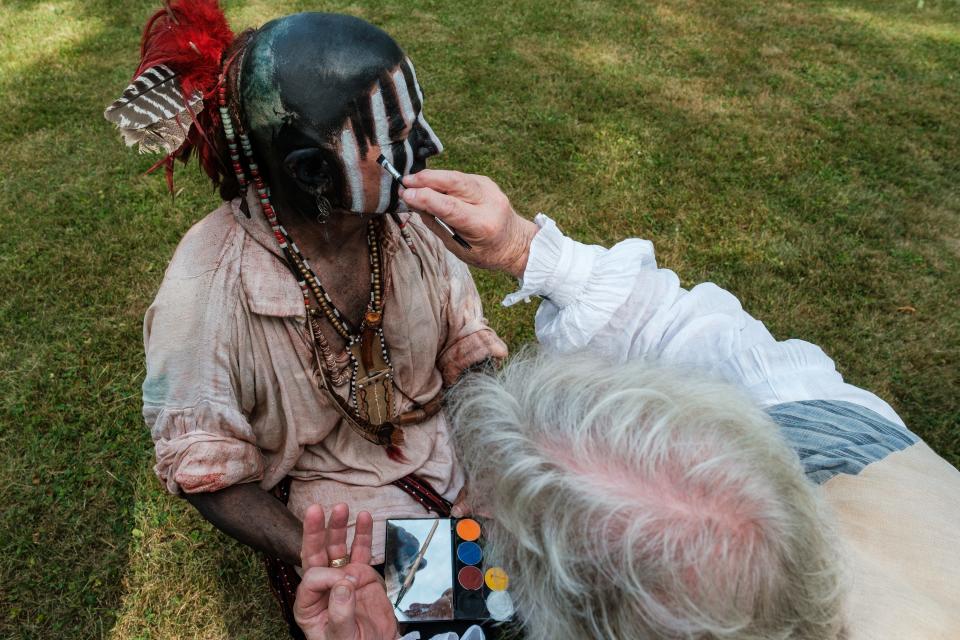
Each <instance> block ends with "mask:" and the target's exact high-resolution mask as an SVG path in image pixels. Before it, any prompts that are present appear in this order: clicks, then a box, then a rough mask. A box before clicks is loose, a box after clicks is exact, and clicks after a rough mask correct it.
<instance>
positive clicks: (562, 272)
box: [502, 213, 599, 308]
mask: <svg viewBox="0 0 960 640" xmlns="http://www.w3.org/2000/svg"><path fill="white" fill-rule="evenodd" d="M533 221H534V222H536V223H537V226H539V227H540V231H539V232H538V233H537V235H535V236H534V237H533V242H531V243H530V255H529V257H528V258H527V268H526V269H525V270H524V272H523V278H522V279H521V280H520V289H519V290H518V291H515V292H514V293H511V294H510V295H508V296H507V297H505V298H504V299H503V302H502V304H503V306H505V307H509V306H511V305H514V304H516V303H518V302H520V301H521V300H523V301H526V302H529V301H530V297H531V296H539V297H541V298H547V299H549V300H550V301H551V302H552V303H553V304H555V305H556V306H557V307H560V308H563V307H565V306H567V305H568V304H571V303H572V302H575V301H576V300H577V298H578V297H579V296H580V294H581V293H582V292H583V289H584V287H586V285H587V280H589V278H590V273H591V272H592V270H593V261H594V259H595V258H596V256H597V249H599V247H595V246H588V245H585V244H581V243H579V242H576V241H574V240H571V239H570V238H568V237H566V236H565V235H563V232H561V231H560V229H558V228H557V223H555V222H554V221H553V220H551V219H550V218H548V217H547V216H546V215H544V214H542V213H538V214H537V216H536V217H535V218H534V219H533Z"/></svg>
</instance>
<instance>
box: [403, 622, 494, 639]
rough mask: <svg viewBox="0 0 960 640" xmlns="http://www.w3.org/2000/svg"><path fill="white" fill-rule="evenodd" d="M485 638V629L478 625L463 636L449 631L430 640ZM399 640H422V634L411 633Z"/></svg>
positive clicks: (417, 632)
mask: <svg viewBox="0 0 960 640" xmlns="http://www.w3.org/2000/svg"><path fill="white" fill-rule="evenodd" d="M484 637H485V636H484V634H483V629H482V628H480V627H478V626H477V625H473V626H472V627H470V628H469V629H467V630H466V631H464V632H463V636H457V634H456V633H454V632H453V631H448V632H446V633H440V634H437V635H435V636H433V637H432V638H430V640H483V639H484ZM398 640H420V632H419V631H411V632H410V633H408V634H406V635H405V636H402V637H401V638H399V639H398Z"/></svg>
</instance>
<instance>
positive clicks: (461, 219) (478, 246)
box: [400, 169, 539, 278]
mask: <svg viewBox="0 0 960 640" xmlns="http://www.w3.org/2000/svg"><path fill="white" fill-rule="evenodd" d="M403 185H404V187H405V188H404V189H403V191H401V194H400V197H401V198H403V201H404V202H406V203H407V206H408V207H410V208H411V209H413V210H414V211H419V212H421V213H427V214H430V215H428V216H423V220H424V222H425V223H426V225H427V226H428V227H430V229H431V230H432V231H433V232H434V233H435V234H437V236H438V237H439V238H440V239H441V240H443V243H444V244H445V245H446V246H447V249H449V250H450V251H451V252H452V253H454V254H455V255H456V256H457V257H458V258H460V259H461V260H463V261H464V262H466V263H467V264H469V265H472V266H474V267H480V268H482V269H494V270H498V271H506V272H507V273H509V274H510V275H512V276H514V277H516V278H520V277H522V276H523V271H524V269H526V267H527V256H528V255H529V253H530V243H531V242H532V241H533V236H535V235H536V234H537V231H538V230H539V229H538V228H537V225H535V224H534V223H533V222H531V221H529V220H527V219H526V218H522V217H520V216H518V215H517V213H516V212H515V211H514V210H513V207H512V206H510V200H509V199H507V196H505V195H504V193H503V191H501V190H500V187H498V186H497V184H496V183H495V182H494V181H493V180H491V179H490V178H488V177H486V176H477V175H472V174H469V173H460V172H459V171H440V170H436V169H424V170H423V171H420V172H419V173H414V174H411V175H408V176H404V178H403ZM431 216H436V217H437V218H440V219H441V220H443V221H444V222H446V223H447V224H448V225H450V226H451V227H453V228H454V229H455V230H456V231H457V232H458V233H459V234H460V235H461V236H463V238H464V240H466V241H467V242H469V243H470V244H471V245H473V249H470V250H467V249H464V248H463V247H461V246H460V245H458V244H457V243H456V242H455V241H454V240H453V239H452V238H451V237H450V234H448V233H447V232H446V231H444V230H443V229H442V228H440V226H439V225H438V224H437V223H436V221H434V220H433V218H432V217H431Z"/></svg>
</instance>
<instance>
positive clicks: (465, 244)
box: [377, 153, 473, 249]
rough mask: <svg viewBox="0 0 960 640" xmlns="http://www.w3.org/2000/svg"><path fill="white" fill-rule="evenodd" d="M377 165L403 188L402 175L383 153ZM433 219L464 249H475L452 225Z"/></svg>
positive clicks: (436, 218)
mask: <svg viewBox="0 0 960 640" xmlns="http://www.w3.org/2000/svg"><path fill="white" fill-rule="evenodd" d="M377 164H379V165H380V166H381V167H383V169H384V171H386V172H387V173H389V174H390V175H391V176H393V179H394V180H396V181H397V184H399V185H400V186H401V187H402V186H403V176H402V175H401V174H400V172H399V171H397V168H396V167H395V166H393V165H392V164H390V161H389V160H387V159H386V158H385V157H384V156H383V154H382V153H381V154H380V157H379V158H377ZM433 219H434V220H436V221H437V224H438V225H440V226H441V227H443V229H444V231H446V232H447V233H449V234H450V237H451V238H453V239H454V240H455V241H456V243H457V244H459V245H460V246H461V247H463V248H464V249H472V248H473V247H471V246H470V243H469V242H467V241H466V240H464V239H463V238H462V237H460V234H459V233H457V232H456V231H454V230H453V229H452V228H451V227H450V225H448V224H447V223H446V222H444V221H443V220H441V219H440V218H438V217H436V216H434V217H433Z"/></svg>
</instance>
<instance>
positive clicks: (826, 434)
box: [767, 400, 919, 484]
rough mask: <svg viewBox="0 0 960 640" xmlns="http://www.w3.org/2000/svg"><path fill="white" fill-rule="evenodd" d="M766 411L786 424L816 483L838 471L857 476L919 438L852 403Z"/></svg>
mask: <svg viewBox="0 0 960 640" xmlns="http://www.w3.org/2000/svg"><path fill="white" fill-rule="evenodd" d="M767 413H768V414H769V415H770V417H771V418H773V421H774V422H776V423H777V424H778V425H780V428H781V429H783V434H784V436H785V437H786V438H787V442H788V443H789V444H790V446H792V447H793V449H794V450H795V451H796V452H797V454H798V455H799V456H800V462H801V463H803V470H804V472H805V473H806V474H807V478H809V479H810V480H811V481H812V482H814V483H816V484H823V483H824V482H826V481H827V480H829V479H830V478H832V477H833V476H835V475H837V474H838V473H845V474H849V475H857V474H858V473H860V472H861V471H862V470H863V469H864V467H866V466H867V465H869V464H871V463H873V462H877V461H879V460H882V459H884V458H886V457H887V456H888V455H890V454H891V453H893V452H894V451H900V450H902V449H906V448H907V447H909V446H910V445H912V444H915V443H916V442H918V441H919V438H917V436H915V435H914V434H913V433H911V432H910V431H909V430H907V428H906V427H901V426H900V425H897V424H894V423H893V422H891V421H890V420H887V419H886V418H884V417H883V416H881V415H880V414H879V413H877V412H876V411H871V410H870V409H867V408H865V407H861V406H859V405H856V404H853V403H852V402H843V401H839V400H804V401H802V402H786V403H784V404H778V405H776V406H773V407H770V408H769V409H767Z"/></svg>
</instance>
